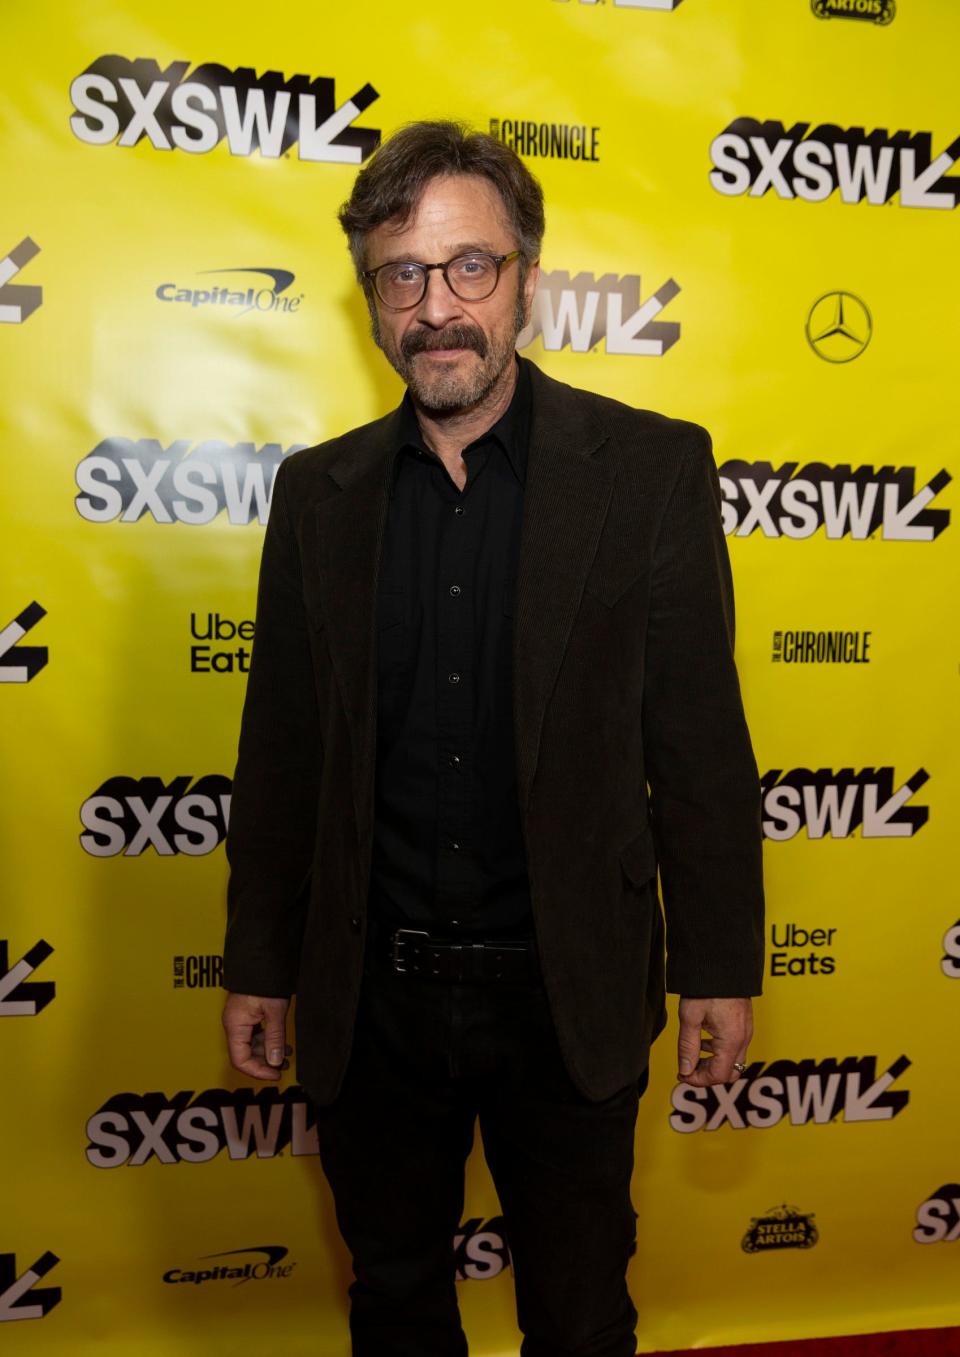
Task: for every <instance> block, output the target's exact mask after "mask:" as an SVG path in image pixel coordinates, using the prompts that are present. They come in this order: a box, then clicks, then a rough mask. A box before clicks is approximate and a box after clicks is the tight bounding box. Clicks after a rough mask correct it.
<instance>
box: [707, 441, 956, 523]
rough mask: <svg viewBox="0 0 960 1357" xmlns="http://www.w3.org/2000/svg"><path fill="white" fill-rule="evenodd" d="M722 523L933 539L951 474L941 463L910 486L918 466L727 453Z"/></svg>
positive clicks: (946, 513)
mask: <svg viewBox="0 0 960 1357" xmlns="http://www.w3.org/2000/svg"><path fill="white" fill-rule="evenodd" d="M718 473H719V477H720V493H721V495H722V496H723V502H722V505H721V515H722V519H723V531H724V532H725V533H726V534H727V536H728V537H730V536H734V535H735V536H737V537H749V536H750V535H751V534H752V533H755V532H759V533H760V534H761V535H762V536H764V537H796V538H803V537H812V536H813V534H814V533H815V532H817V531H818V530H819V529H820V528H822V529H823V535H824V537H826V538H828V539H829V540H830V541H833V542H838V541H840V540H841V539H842V538H844V537H849V538H850V540H851V541H854V542H864V541H866V540H867V538H868V537H872V536H873V535H874V533H877V534H879V538H880V540H881V541H883V542H932V541H933V540H934V539H935V538H937V537H939V536H940V534H941V533H942V532H943V530H944V529H945V528H946V527H947V525H948V524H949V522H950V510H949V509H931V508H930V505H931V503H932V502H933V500H934V499H936V497H937V495H939V494H940V493H941V491H942V490H945V489H946V487H947V486H948V485H949V484H950V482H951V480H952V479H953V478H952V476H951V475H950V473H949V472H948V471H946V470H941V471H938V472H937V474H936V475H935V476H933V477H931V479H930V480H929V481H928V482H927V484H926V485H922V486H921V487H920V489H919V490H916V489H915V481H916V475H917V468H916V467H912V466H902V467H897V468H894V467H892V466H883V467H880V468H879V470H875V469H874V468H873V467H872V466H859V467H857V469H856V470H855V471H854V470H853V468H852V467H851V465H850V463H849V462H846V463H843V464H842V465H840V466H827V465H826V464H825V463H824V462H806V463H805V464H804V465H803V466H801V465H800V463H799V462H784V463H783V465H782V466H779V467H776V468H775V467H774V466H773V464H772V463H771V462H744V461H739V460H735V461H728V462H724V463H723V464H722V465H721V466H720V467H719V468H718Z"/></svg>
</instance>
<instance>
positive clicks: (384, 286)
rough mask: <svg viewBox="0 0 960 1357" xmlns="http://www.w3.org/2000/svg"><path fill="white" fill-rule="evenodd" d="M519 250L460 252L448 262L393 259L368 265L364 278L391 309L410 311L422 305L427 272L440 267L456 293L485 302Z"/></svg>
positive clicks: (449, 285) (475, 300)
mask: <svg viewBox="0 0 960 1357" xmlns="http://www.w3.org/2000/svg"><path fill="white" fill-rule="evenodd" d="M519 253H520V251H519V250H511V251H510V253H509V254H458V255H457V257H456V258H455V259H448V260H447V262H446V263H445V264H414V263H406V262H404V263H400V262H397V263H392V264H380V265H379V267H377V268H375V269H364V271H363V273H361V275H360V277H361V278H368V279H369V280H370V282H371V283H372V284H373V289H374V291H375V292H376V294H377V296H378V297H379V298H380V300H381V301H382V302H383V304H384V306H386V307H388V308H389V310H391V311H409V310H410V308H411V307H413V306H419V304H420V302H422V301H423V298H424V295H425V293H426V291H427V274H428V273H429V272H430V270H431V269H440V271H441V272H442V274H443V278H444V282H445V283H446V285H447V287H448V288H449V289H450V291H451V292H452V293H453V295H454V296H455V297H459V298H460V300H461V301H464V302H482V301H483V299H484V298H485V297H489V296H491V295H492V293H493V292H494V291H495V289H496V286H497V283H499V281H500V270H501V268H502V267H503V265H504V264H506V263H509V261H510V260H511V259H516V258H517V256H518V255H519Z"/></svg>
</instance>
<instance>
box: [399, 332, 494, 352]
mask: <svg viewBox="0 0 960 1357" xmlns="http://www.w3.org/2000/svg"><path fill="white" fill-rule="evenodd" d="M432 349H473V351H474V353H477V354H479V355H480V357H481V358H486V356H487V339H486V336H485V335H484V333H483V331H482V330H478V329H477V327H476V326H475V325H449V326H448V327H447V329H445V330H410V331H409V332H408V333H407V334H405V335H404V337H403V339H402V340H401V341H400V352H401V353H402V354H403V356H404V358H412V357H413V356H414V354H417V353H429V352H430V351H431V350H432Z"/></svg>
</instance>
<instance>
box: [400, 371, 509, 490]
mask: <svg viewBox="0 0 960 1357" xmlns="http://www.w3.org/2000/svg"><path fill="white" fill-rule="evenodd" d="M518 371H519V369H518V364H517V359H516V357H514V358H513V360H512V361H511V362H509V363H508V364H507V366H506V367H505V368H504V370H503V372H502V373H501V374H500V376H499V377H498V378H497V380H496V382H495V383H494V385H493V387H492V388H491V389H490V391H488V392H487V395H486V396H485V397H484V398H483V400H482V401H480V402H479V403H478V404H477V405H471V406H470V408H469V409H467V410H453V411H451V412H450V413H449V414H446V413H442V414H437V413H436V412H434V411H429V410H425V409H424V408H423V406H421V405H420V404H419V402H418V401H417V399H416V397H415V396H414V395H413V392H411V393H410V399H411V400H412V401H413V408H414V410H415V411H416V415H417V423H418V424H419V425H420V432H421V433H422V434H423V439H424V442H425V443H426V445H427V447H428V448H430V450H431V451H432V452H435V453H436V454H437V456H438V457H439V458H440V459H441V461H442V462H443V463H444V464H445V465H446V466H447V467H448V468H450V469H451V474H452V468H453V467H458V468H459V466H460V453H461V452H462V451H463V449H464V448H465V447H466V446H467V445H468V444H469V443H472V442H473V441H474V439H476V438H480V437H481V436H482V435H483V434H485V433H486V432H487V430H488V429H492V428H493V426H494V424H496V422H497V420H498V419H499V418H500V416H501V415H502V414H503V412H504V411H505V410H506V408H507V406H508V405H509V404H510V402H511V400H512V399H513V393H514V391H515V390H516V386H517V374H518Z"/></svg>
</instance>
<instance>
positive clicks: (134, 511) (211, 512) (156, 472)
mask: <svg viewBox="0 0 960 1357" xmlns="http://www.w3.org/2000/svg"><path fill="white" fill-rule="evenodd" d="M306 446H307V445H306V443H294V444H292V445H291V446H290V447H289V448H287V449H286V452H284V450H283V448H282V447H281V446H280V444H279V443H264V444H263V445H262V446H261V447H259V448H258V447H257V446H256V445H255V444H253V443H221V442H220V441H219V440H217V439H207V440H205V441H204V442H202V443H191V441H190V439H188V438H178V439H176V440H175V441H174V442H172V443H171V444H170V445H169V446H168V447H165V446H164V445H163V444H162V443H160V442H159V441H158V440H157V439H155V438H137V439H134V438H119V437H117V438H105V439H103V440H102V441H101V442H100V443H98V444H97V446H96V447H95V448H94V449H93V450H92V452H89V453H88V454H87V456H86V457H84V458H83V460H82V461H81V462H79V463H78V465H77V470H76V482H77V487H78V488H79V490H80V494H79V495H77V496H76V497H75V499H74V504H75V505H76V509H77V513H78V514H79V515H80V517H81V518H85V519H86V520H87V522H88V523H112V522H114V520H119V521H120V522H121V523H138V522H139V521H140V519H142V518H152V519H153V521H154V522H155V523H188V524H191V525H193V526H198V525H202V524H204V523H210V522H212V521H213V519H215V518H216V517H217V515H218V514H221V513H223V512H224V510H226V514H227V519H228V521H229V522H230V523H231V524H234V525H235V526H243V525H245V524H247V523H252V522H253V521H254V519H256V520H257V522H258V523H261V524H265V523H266V521H267V518H268V517H269V513H270V496H271V493H272V491H273V478H274V476H275V475H276V474H277V467H278V466H279V465H280V462H281V461H282V460H283V458H284V457H285V456H289V454H290V453H291V452H296V451H297V450H298V449H299V448H305V447H306Z"/></svg>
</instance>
